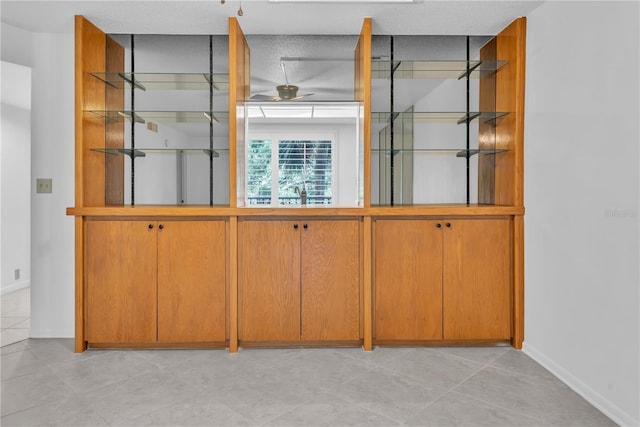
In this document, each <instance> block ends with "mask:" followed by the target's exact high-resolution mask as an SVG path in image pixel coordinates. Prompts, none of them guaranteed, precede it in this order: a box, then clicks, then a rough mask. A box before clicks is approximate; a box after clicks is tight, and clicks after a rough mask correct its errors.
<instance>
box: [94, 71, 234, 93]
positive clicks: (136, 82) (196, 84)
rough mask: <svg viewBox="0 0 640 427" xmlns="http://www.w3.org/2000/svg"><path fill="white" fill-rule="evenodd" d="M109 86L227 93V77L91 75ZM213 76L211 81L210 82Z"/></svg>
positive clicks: (182, 74) (131, 74)
mask: <svg viewBox="0 0 640 427" xmlns="http://www.w3.org/2000/svg"><path fill="white" fill-rule="evenodd" d="M91 75H92V76H94V77H96V78H98V79H100V80H102V81H103V82H105V83H106V84H108V85H109V86H113V87H115V88H118V89H124V88H130V87H131V86H133V87H135V88H136V89H140V90H147V89H148V90H209V85H210V83H213V90H215V91H228V90H229V76H228V75H227V74H221V73H217V74H216V73H214V74H213V75H211V74H208V73H91ZM212 76H213V80H212Z"/></svg>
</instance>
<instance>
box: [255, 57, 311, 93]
mask: <svg viewBox="0 0 640 427" xmlns="http://www.w3.org/2000/svg"><path fill="white" fill-rule="evenodd" d="M280 68H281V69H282V73H283V74H284V81H285V84H283V85H278V86H276V90H277V91H278V95H275V96H273V95H263V94H256V95H253V96H252V97H251V99H252V100H254V101H276V102H277V101H297V100H299V99H302V98H304V97H307V96H311V95H313V93H305V94H300V95H298V90H299V89H300V88H299V87H298V86H296V85H292V84H289V78H288V77H287V70H286V69H285V66H284V61H280Z"/></svg>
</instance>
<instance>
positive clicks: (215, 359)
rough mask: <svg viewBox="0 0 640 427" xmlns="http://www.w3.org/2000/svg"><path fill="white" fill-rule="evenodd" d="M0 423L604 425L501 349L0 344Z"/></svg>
mask: <svg viewBox="0 0 640 427" xmlns="http://www.w3.org/2000/svg"><path fill="white" fill-rule="evenodd" d="M1 359H2V361H1V362H2V363H1V365H2V366H1V368H2V388H1V395H0V397H1V400H2V405H1V406H2V418H1V419H0V423H1V425H2V426H4V427H7V426H40V425H47V426H109V425H111V426H305V427H306V426H396V425H404V426H491V427H502V426H504V427H512V426H557V427H567V426H580V427H608V426H615V424H614V423H613V422H612V421H611V420H609V419H608V418H607V417H606V416H604V415H603V414H602V413H601V412H599V411H598V410H597V409H595V408H594V407H593V406H591V405H590V404H589V403H588V402H586V401H585V400H584V399H583V398H581V397H580V396H579V395H577V394H576V393H575V392H573V391H572V390H571V389H570V388H569V387H567V386H566V385H565V384H563V383H562V382H561V381H559V380H558V379H557V378H555V377H554V376H553V375H551V374H550V373H549V372H548V371H546V370H545V369H544V368H542V367H541V366H540V365H538V364H537V363H535V362H534V361H533V360H531V359H530V358H529V357H527V356H526V355H525V354H524V353H522V352H520V351H516V350H513V349H511V348H510V347H483V348H376V349H374V351H372V352H364V351H362V350H361V349H359V348H349V349H339V348H323V349H259V350H258V349H256V350H245V349H243V350H241V351H240V352H239V353H237V354H230V353H229V352H227V351H226V350H128V351H122V350H89V351H87V352H84V353H81V354H76V353H74V352H73V340H71V339H29V340H26V341H21V342H18V343H15V344H11V345H9V346H6V347H2V356H1Z"/></svg>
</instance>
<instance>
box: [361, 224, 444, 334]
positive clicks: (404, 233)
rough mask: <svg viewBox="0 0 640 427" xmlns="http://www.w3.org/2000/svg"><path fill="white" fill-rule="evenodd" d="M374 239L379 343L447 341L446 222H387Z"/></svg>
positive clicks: (376, 229) (375, 314) (376, 230)
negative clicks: (444, 320) (444, 305)
mask: <svg viewBox="0 0 640 427" xmlns="http://www.w3.org/2000/svg"><path fill="white" fill-rule="evenodd" d="M439 224H440V227H438V225H439ZM374 233H375V237H374V254H375V260H374V287H375V289H374V298H375V299H374V337H375V339H377V340H437V339H442V235H443V233H442V221H436V220H422V219H420V220H405V219H401V220H395V219H382V220H377V221H376V222H375V230H374Z"/></svg>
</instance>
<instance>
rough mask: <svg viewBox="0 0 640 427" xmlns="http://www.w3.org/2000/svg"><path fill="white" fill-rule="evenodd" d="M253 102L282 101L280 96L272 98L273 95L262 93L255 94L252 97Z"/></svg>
mask: <svg viewBox="0 0 640 427" xmlns="http://www.w3.org/2000/svg"><path fill="white" fill-rule="evenodd" d="M251 100H252V101H280V100H281V98H280V97H279V96H271V95H262V94H260V93H258V94H255V95H253V96H252V97H251Z"/></svg>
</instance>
